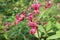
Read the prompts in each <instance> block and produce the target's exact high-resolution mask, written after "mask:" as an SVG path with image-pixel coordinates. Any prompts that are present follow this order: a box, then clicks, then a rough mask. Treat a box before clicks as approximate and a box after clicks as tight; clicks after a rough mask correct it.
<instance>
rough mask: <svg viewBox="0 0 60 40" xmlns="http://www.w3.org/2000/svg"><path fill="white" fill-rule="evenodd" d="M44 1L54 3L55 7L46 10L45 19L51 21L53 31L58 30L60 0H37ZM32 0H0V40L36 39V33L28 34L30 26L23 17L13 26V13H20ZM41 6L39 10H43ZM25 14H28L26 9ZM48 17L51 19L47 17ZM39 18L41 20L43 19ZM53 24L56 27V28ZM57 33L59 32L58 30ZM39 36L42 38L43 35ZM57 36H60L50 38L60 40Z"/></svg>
mask: <svg viewBox="0 0 60 40" xmlns="http://www.w3.org/2000/svg"><path fill="white" fill-rule="evenodd" d="M46 1H51V2H52V4H53V5H55V6H54V7H55V8H54V9H51V10H52V11H49V10H48V11H47V12H46V13H49V14H48V16H47V19H48V20H50V21H51V22H53V25H52V26H53V28H52V29H54V30H55V31H56V30H57V29H58V30H60V29H59V28H60V0H38V2H39V3H41V4H43V5H44V3H45V2H46ZM32 2H33V0H32V1H31V0H0V40H38V38H37V37H36V35H31V34H29V30H30V28H29V27H28V26H27V22H28V20H25V19H24V20H23V22H21V23H19V24H18V25H17V26H14V21H15V15H16V14H17V13H18V14H20V13H21V12H22V11H23V9H24V8H26V7H29V6H30V5H31V3H32ZM42 7H43V6H42ZM42 7H41V9H40V10H41V12H43V11H44V10H43V8H42ZM26 14H28V12H27V11H26ZM46 15H47V14H45V16H46ZM45 16H43V17H45ZM50 17H51V19H49V18H50ZM41 20H42V21H43V20H44V19H41ZM42 21H41V22H42ZM48 22H49V21H48ZM55 22H58V24H54V23H55ZM5 25H6V26H5ZM49 25H50V24H49ZM49 25H48V26H49ZM55 25H57V26H58V27H57V28H56V27H55ZM47 30H48V29H47ZM55 31H54V32H53V33H49V34H52V35H53V34H55ZM58 33H59V34H60V31H59V32H58ZM42 35H43V33H42ZM41 38H42V40H43V38H44V37H41ZM59 38H60V36H59V37H58V38H57V39H52V40H60V39H59Z"/></svg>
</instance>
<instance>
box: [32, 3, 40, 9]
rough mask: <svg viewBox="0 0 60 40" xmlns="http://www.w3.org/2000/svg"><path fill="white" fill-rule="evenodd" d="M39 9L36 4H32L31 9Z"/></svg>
mask: <svg viewBox="0 0 60 40" xmlns="http://www.w3.org/2000/svg"><path fill="white" fill-rule="evenodd" d="M39 7H40V4H37V3H35V4H32V8H33V9H34V10H37V9H39Z"/></svg>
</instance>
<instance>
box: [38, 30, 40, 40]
mask: <svg viewBox="0 0 60 40" xmlns="http://www.w3.org/2000/svg"><path fill="white" fill-rule="evenodd" d="M37 34H38V40H40V35H39V31H38V29H37Z"/></svg>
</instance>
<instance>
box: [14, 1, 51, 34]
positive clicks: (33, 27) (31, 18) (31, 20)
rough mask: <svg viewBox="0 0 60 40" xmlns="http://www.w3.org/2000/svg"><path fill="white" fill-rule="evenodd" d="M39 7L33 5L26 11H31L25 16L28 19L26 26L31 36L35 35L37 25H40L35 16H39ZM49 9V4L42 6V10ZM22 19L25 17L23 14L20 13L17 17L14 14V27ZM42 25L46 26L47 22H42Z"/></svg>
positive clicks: (37, 4) (35, 4) (36, 4)
mask: <svg viewBox="0 0 60 40" xmlns="http://www.w3.org/2000/svg"><path fill="white" fill-rule="evenodd" d="M40 7H41V4H39V3H38V2H37V3H33V4H32V5H31V6H30V7H29V8H28V9H30V10H31V11H30V12H29V13H28V15H27V19H28V26H29V27H30V28H31V29H30V33H31V34H35V33H36V31H37V29H38V26H37V25H38V24H41V23H39V22H38V19H37V18H36V17H37V14H38V16H39V14H40ZM50 7H51V3H50V2H46V5H45V6H44V9H47V8H50ZM24 17H26V14H25V12H22V14H21V15H20V16H19V14H16V21H15V22H14V24H15V25H17V24H18V23H19V22H21V21H22V20H23V19H24ZM43 24H47V22H44V23H43Z"/></svg>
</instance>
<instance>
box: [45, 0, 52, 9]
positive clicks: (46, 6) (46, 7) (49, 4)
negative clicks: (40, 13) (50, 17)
mask: <svg viewBox="0 0 60 40" xmlns="http://www.w3.org/2000/svg"><path fill="white" fill-rule="evenodd" d="M51 6H52V3H51V2H50V1H47V2H46V5H45V7H44V9H48V8H50V7H51Z"/></svg>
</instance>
